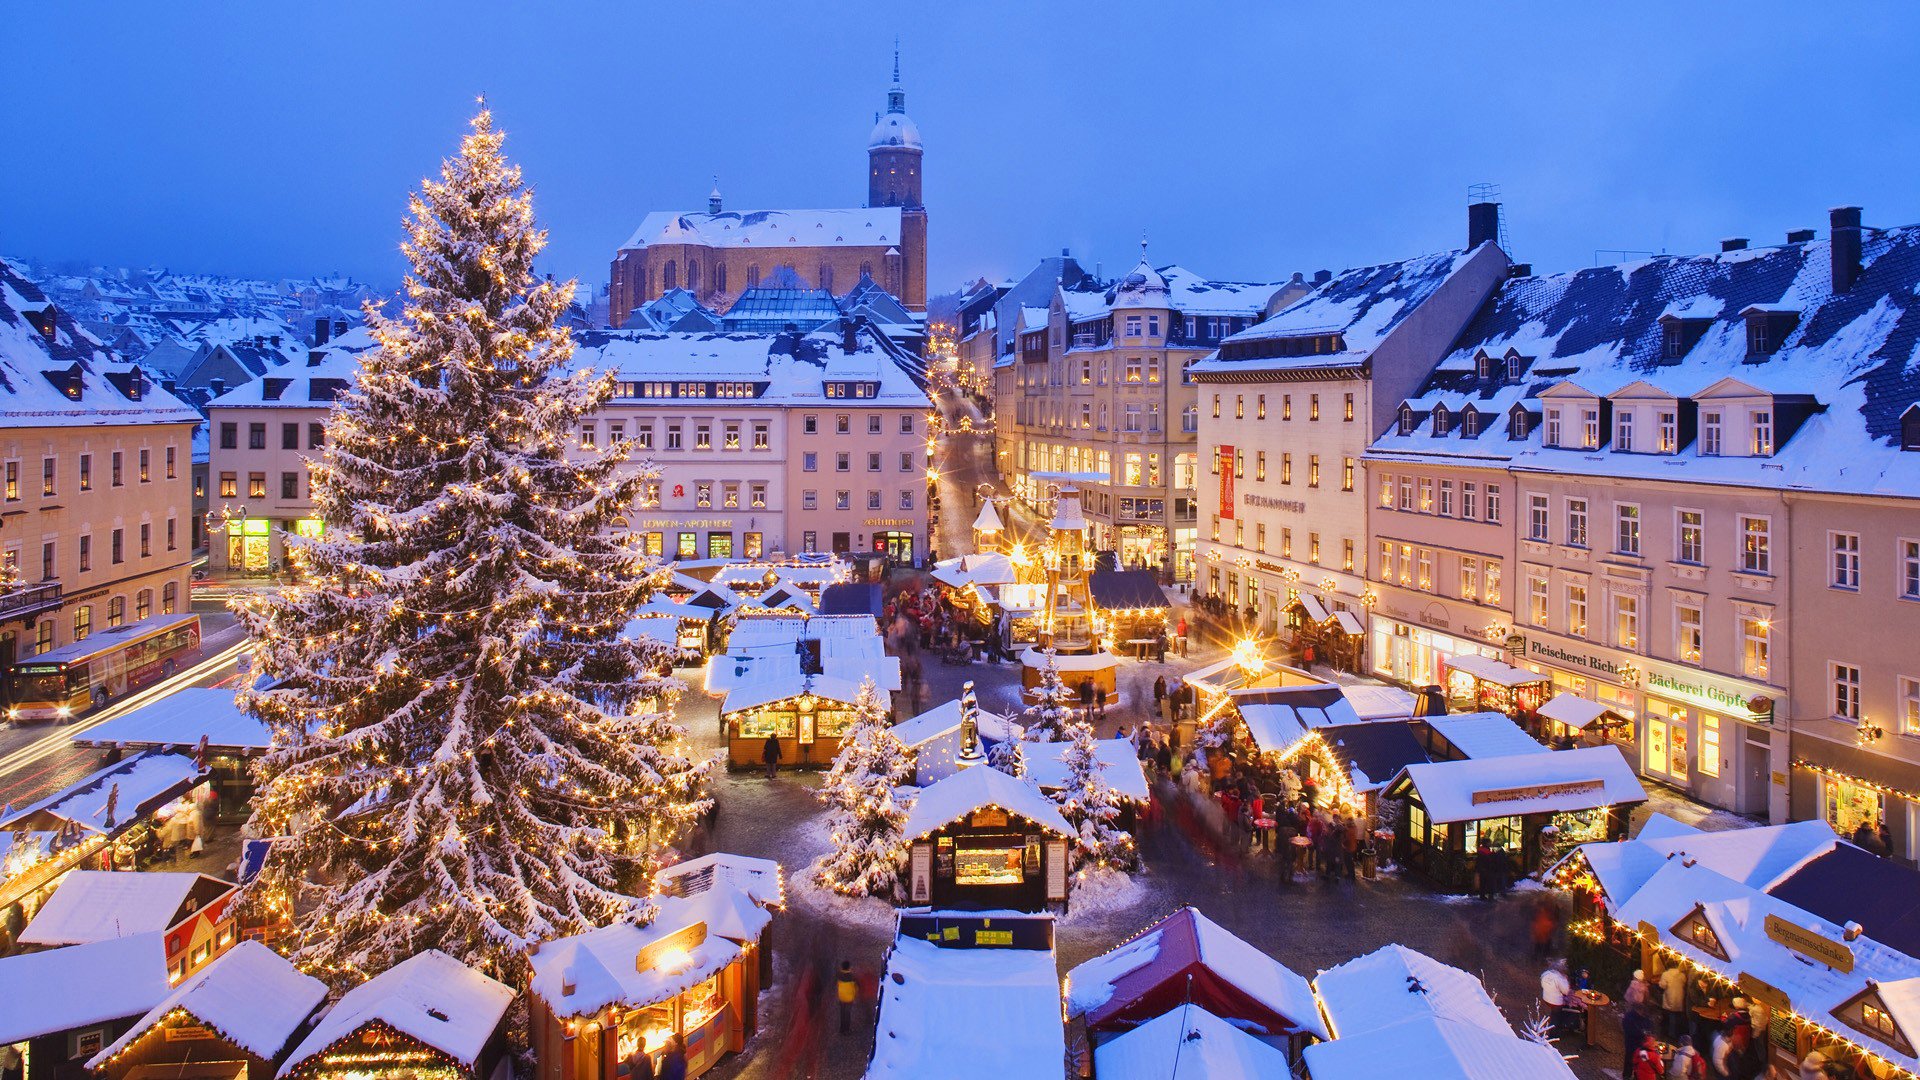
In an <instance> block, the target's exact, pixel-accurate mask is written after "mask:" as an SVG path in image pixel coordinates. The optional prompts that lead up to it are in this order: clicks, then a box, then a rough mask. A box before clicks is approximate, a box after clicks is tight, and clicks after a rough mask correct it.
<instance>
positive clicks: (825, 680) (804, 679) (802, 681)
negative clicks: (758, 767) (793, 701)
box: [720, 673, 860, 713]
mask: <svg viewBox="0 0 1920 1080" xmlns="http://www.w3.org/2000/svg"><path fill="white" fill-rule="evenodd" d="M808 694H811V695H812V696H814V697H816V698H819V699H821V700H822V701H837V702H840V703H842V704H844V705H852V704H853V703H854V702H855V701H858V700H859V698H860V684H859V683H856V682H852V681H850V680H848V679H840V678H835V677H834V676H832V675H802V676H800V677H799V678H798V679H795V678H792V677H791V676H788V675H786V674H784V673H783V674H781V675H779V676H776V677H773V678H765V679H755V680H754V681H752V682H748V683H742V684H740V685H739V686H736V687H734V688H733V689H731V690H729V691H727V696H726V697H725V698H723V699H721V702H720V711H721V712H722V713H736V712H745V711H746V710H748V709H758V708H760V707H762V706H765V705H771V704H773V703H774V702H777V701H786V700H787V699H789V698H797V697H801V696H803V695H808Z"/></svg>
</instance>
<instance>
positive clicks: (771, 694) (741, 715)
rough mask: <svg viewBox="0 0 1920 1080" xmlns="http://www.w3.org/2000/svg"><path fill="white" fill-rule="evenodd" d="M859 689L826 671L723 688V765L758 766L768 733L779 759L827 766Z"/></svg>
mask: <svg viewBox="0 0 1920 1080" xmlns="http://www.w3.org/2000/svg"><path fill="white" fill-rule="evenodd" d="M859 696H860V687H859V686H858V685H857V684H855V683H853V682H851V681H849V680H846V679H839V678H835V677H833V676H831V675H798V676H795V675H792V674H790V673H785V672H783V673H780V674H778V675H775V676H773V677H771V678H765V679H757V680H754V681H752V682H749V683H744V684H742V685H740V686H737V687H735V688H734V689H732V690H729V691H727V696H726V697H725V698H724V699H723V700H722V701H721V704H720V724H721V726H722V727H723V728H725V729H726V732H727V764H728V766H730V767H732V768H759V767H760V764H761V757H760V755H761V749H762V747H763V746H764V745H765V743H766V739H767V736H769V735H771V736H773V737H774V738H776V739H778V740H780V763H781V764H782V765H786V766H795V765H802V766H805V765H826V764H828V763H830V762H832V761H833V757H834V755H835V754H837V753H839V752H840V736H842V735H844V734H846V731H847V728H849V727H851V726H852V725H853V717H854V712H853V705H854V702H855V700H857V699H858V698H859Z"/></svg>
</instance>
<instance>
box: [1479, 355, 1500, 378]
mask: <svg viewBox="0 0 1920 1080" xmlns="http://www.w3.org/2000/svg"><path fill="white" fill-rule="evenodd" d="M1499 371H1500V364H1499V361H1497V360H1495V359H1494V358H1493V357H1491V356H1488V355H1487V354H1486V353H1481V354H1480V359H1479V374H1480V377H1481V378H1482V379H1485V380H1488V381H1491V380H1492V379H1493V378H1494V377H1495V376H1496V375H1497V374H1498V372H1499Z"/></svg>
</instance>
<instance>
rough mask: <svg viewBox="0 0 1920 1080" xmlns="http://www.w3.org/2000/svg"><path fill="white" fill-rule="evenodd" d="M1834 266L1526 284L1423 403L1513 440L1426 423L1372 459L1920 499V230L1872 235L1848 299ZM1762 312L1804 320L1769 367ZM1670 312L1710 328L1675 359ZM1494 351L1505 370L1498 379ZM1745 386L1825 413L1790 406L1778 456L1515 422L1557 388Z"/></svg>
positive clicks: (1469, 337) (1725, 256) (1493, 304)
mask: <svg viewBox="0 0 1920 1080" xmlns="http://www.w3.org/2000/svg"><path fill="white" fill-rule="evenodd" d="M1832 266H1833V261H1832V245H1831V242H1830V241H1828V240H1818V241H1808V242H1804V243H1796V244H1786V245H1783V246H1780V247H1771V248H1752V249H1745V250H1738V251H1729V252H1716V253H1711V254H1705V255H1691V256H1660V257H1657V258H1652V259H1646V260H1642V261H1638V262H1628V263H1620V264H1616V265H1611V266H1598V267H1590V268H1587V269H1582V270H1574V271H1570V272H1568V273H1563V274H1552V275H1545V276H1540V277H1526V278H1514V279H1510V280H1508V281H1506V282H1504V283H1503V284H1501V285H1500V286H1499V288H1498V289H1497V290H1496V291H1495V293H1494V295H1493V296H1492V297H1491V298H1490V299H1489V301H1488V302H1487V303H1486V304H1485V306H1483V307H1482V308H1481V310H1480V312H1479V313H1478V314H1477V315H1476V316H1475V317H1474V318H1473V320H1472V321H1471V322H1469V323H1468V325H1467V327H1466V329H1465V330H1464V331H1463V332H1462V333H1461V335H1460V337H1459V338H1458V339H1457V340H1456V342H1455V344H1454V346H1453V350H1452V352H1450V353H1449V354H1447V355H1446V356H1445V357H1443V358H1442V359H1441V360H1440V362H1439V364H1438V366H1437V367H1436V369H1435V370H1434V372H1433V374H1432V375H1431V376H1430V377H1429V379H1428V380H1427V382H1426V384H1425V385H1424V386H1422V387H1421V388H1420V390H1419V392H1418V393H1417V394H1416V395H1415V396H1414V397H1413V398H1412V399H1410V400H1409V401H1408V403H1407V404H1408V405H1409V406H1410V407H1411V408H1412V409H1413V410H1414V412H1415V413H1416V414H1422V415H1424V414H1429V413H1431V412H1432V411H1433V410H1434V409H1435V408H1437V407H1438V406H1441V405H1445V406H1447V408H1448V409H1449V410H1450V411H1451V412H1454V413H1456V414H1457V413H1459V412H1460V411H1461V410H1462V409H1464V408H1465V407H1466V406H1467V405H1469V404H1471V405H1472V406H1473V407H1474V408H1476V409H1478V410H1479V411H1480V412H1481V413H1482V414H1483V415H1491V416H1493V417H1495V418H1497V419H1498V421H1499V426H1498V430H1497V431H1494V430H1490V429H1492V428H1493V425H1492V424H1483V425H1482V426H1481V432H1482V434H1481V435H1480V436H1478V437H1474V436H1469V435H1466V434H1465V433H1464V429H1463V428H1462V426H1461V425H1458V424H1455V425H1451V427H1450V430H1448V431H1447V432H1445V433H1436V432H1435V431H1434V430H1433V425H1432V424H1430V423H1419V424H1417V425H1416V426H1415V427H1414V430H1413V431H1412V432H1410V433H1408V434H1404V435H1403V434H1401V433H1400V430H1399V428H1398V427H1397V426H1395V427H1392V428H1390V429H1389V430H1388V431H1387V432H1386V433H1385V434H1383V435H1382V436H1381V437H1379V438H1378V439H1376V440H1375V441H1374V443H1373V445H1372V447H1371V449H1370V450H1369V451H1368V454H1369V456H1370V457H1373V458H1376V459H1381V460H1406V459H1409V458H1412V459H1428V458H1431V459H1432V460H1442V459H1445V460H1449V461H1453V462H1456V463H1458V462H1460V461H1461V460H1462V459H1468V460H1479V461H1484V462H1490V463H1498V464H1500V465H1503V466H1505V467H1509V468H1513V469H1516V470H1526V471H1554V472H1568V473H1577V474H1583V475H1595V476H1606V477H1613V478H1617V479H1622V480H1627V481H1639V480H1657V481H1658V482H1661V483H1689V482H1692V483H1711V484H1726V485H1737V486H1751V487H1760V488H1769V489H1808V490H1817V491H1826V492H1843V493H1853V494H1881V495H1897V496H1906V497H1914V496H1920V469H1915V468H1914V466H1913V463H1912V459H1911V458H1909V457H1906V456H1903V452H1902V451H1901V450H1900V449H1899V446H1900V440H1899V436H1900V431H1899V428H1900V414H1901V413H1902V412H1903V411H1904V410H1905V409H1906V408H1907V407H1908V406H1909V405H1911V404H1912V403H1913V402H1914V401H1916V400H1920V362H1917V361H1920V319H1916V318H1915V317H1914V316H1913V314H1912V313H1913V312H1914V311H1915V310H1916V309H1920V226H1914V225H1908V226H1902V227H1899V228H1893V229H1866V230H1864V231H1863V234H1862V243H1861V269H1860V271H1859V275H1858V277H1857V278H1856V280H1855V281H1854V282H1853V284H1852V286H1851V287H1850V288H1848V289H1846V290H1845V291H1844V292H1841V293H1839V294H1837V295H1836V294H1835V292H1834V288H1833V284H1834V283H1833V274H1832ZM1756 308H1757V309H1760V310H1762V311H1774V310H1787V311H1796V310H1797V311H1798V312H1799V314H1798V316H1797V317H1795V316H1787V317H1788V318H1793V319H1794V320H1795V321H1794V322H1793V325H1792V327H1791V330H1790V331H1786V332H1785V333H1784V336H1782V337H1780V338H1779V340H1778V343H1777V345H1776V347H1775V348H1774V349H1773V351H1771V352H1770V353H1766V354H1764V355H1759V356H1754V355H1749V352H1748V338H1747V325H1746V319H1747V316H1746V315H1745V314H1744V313H1745V312H1747V311H1749V310H1750V309H1756ZM1668 315H1677V316H1681V317H1685V318H1688V319H1702V320H1710V322H1708V324H1707V325H1705V326H1703V327H1698V328H1697V329H1698V331H1699V336H1698V337H1697V339H1695V340H1692V342H1691V344H1690V345H1688V346H1687V347H1686V349H1685V351H1684V353H1683V355H1680V356H1678V357H1670V356H1667V355H1666V342H1665V329H1666V327H1665V326H1663V325H1662V323H1661V319H1662V317H1663V316H1668ZM1779 329H1784V328H1779ZM1509 354H1511V355H1513V356H1516V357H1518V358H1519V366H1520V368H1521V371H1520V378H1519V379H1518V380H1513V379H1510V378H1508V377H1507V376H1506V374H1505V372H1504V368H1505V366H1506V364H1505V361H1506V358H1507V357H1508V355H1509ZM1482 355H1485V356H1488V357H1490V358H1493V359H1495V360H1497V361H1499V363H1498V364H1496V367H1498V368H1501V369H1503V370H1501V371H1499V372H1497V373H1495V374H1494V375H1493V376H1492V377H1491V378H1488V377H1483V376H1482V375H1481V374H1480V372H1479V371H1478V359H1479V358H1480V357H1481V356H1482ZM1728 380H1733V381H1734V383H1736V384H1738V385H1743V386H1749V387H1752V388H1753V389H1754V390H1756V391H1758V392H1760V393H1762V394H1768V395H1781V396H1786V397H1789V398H1795V399H1800V400H1802V401H1811V402H1812V404H1810V405H1805V406H1797V407H1796V408H1794V409H1790V410H1789V409H1780V408H1776V417H1777V422H1776V432H1775V436H1776V445H1775V448H1774V452H1773V454H1772V455H1770V456H1737V455H1731V454H1728V455H1720V454H1713V455H1702V454H1700V453H1699V452H1698V443H1697V440H1695V441H1692V442H1689V443H1687V444H1683V445H1681V446H1679V447H1677V448H1676V451H1675V452H1672V453H1646V452H1639V451H1621V450H1618V449H1616V448H1615V446H1614V444H1613V440H1612V438H1611V433H1610V432H1607V433H1603V436H1602V438H1603V444H1602V445H1601V446H1600V447H1599V448H1596V449H1587V448H1580V449H1572V448H1567V449H1561V448H1549V447H1546V446H1544V445H1543V444H1542V443H1543V437H1544V427H1545V425H1543V424H1539V423H1534V424H1530V425H1529V430H1528V431H1527V434H1526V436H1525V437H1524V438H1520V439H1514V438H1510V437H1509V432H1508V431H1507V428H1506V420H1505V418H1506V417H1507V415H1508V414H1509V412H1510V411H1511V410H1513V409H1514V408H1515V407H1516V406H1519V407H1521V408H1524V409H1526V410H1528V411H1529V412H1532V413H1534V414H1536V415H1537V414H1538V413H1539V412H1540V411H1541V410H1542V407H1543V402H1542V400H1541V395H1542V394H1543V393H1547V392H1549V391H1552V390H1553V389H1555V388H1556V387H1563V386H1567V385H1569V384H1571V385H1575V386H1578V387H1580V388H1583V389H1584V391H1586V392H1588V393H1591V394H1595V395H1602V396H1612V395H1614V394H1615V393H1617V392H1619V391H1622V390H1624V389H1627V388H1628V387H1632V386H1634V385H1635V384H1649V385H1650V386H1652V387H1653V388H1656V390H1657V391H1658V392H1660V393H1663V394H1667V395H1671V396H1672V397H1673V398H1675V399H1697V398H1698V397H1700V396H1701V395H1703V394H1705V393H1706V392H1708V391H1709V390H1710V389H1713V388H1715V387H1717V386H1719V385H1720V384H1723V383H1726V382H1727V381H1728ZM1682 430H1683V437H1689V438H1691V435H1690V429H1687V428H1685V427H1684V426H1683V429H1682ZM1650 444H1651V440H1647V441H1645V442H1643V443H1642V444H1641V449H1646V448H1648V447H1649V446H1650Z"/></svg>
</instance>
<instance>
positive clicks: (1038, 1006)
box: [866, 769, 1066, 1080]
mask: <svg viewBox="0 0 1920 1080" xmlns="http://www.w3.org/2000/svg"><path fill="white" fill-rule="evenodd" d="M980 771H992V770H984V769H970V770H968V772H980ZM961 775H963V776H964V775H966V774H964V773H963V774H961ZM878 1028H879V1030H878V1032H877V1033H876V1034H875V1036H874V1048H873V1057H872V1059H871V1060H870V1061H869V1062H868V1064H867V1073H866V1075H867V1076H868V1078H869V1080H895V1078H897V1080H947V1078H952V1080H962V1078H964V1080H975V1078H978V1077H983V1076H984V1077H993V1078H994V1080H1059V1077H1060V1071H1061V1062H1062V1061H1063V1060H1064V1058H1065V1055H1066V1025H1065V1024H1064V1023H1063V1021H1062V1020H1061V1017H1060V983H1059V976H1058V973H1057V971H1056V969H1055V966H1054V957H1053V951H1052V950H1051V949H986V948H976V949H942V948H940V947H939V946H937V945H935V944H933V943H932V942H930V941H919V940H916V939H914V938H906V937H903V938H898V939H896V940H895V941H894V944H893V949H892V951H891V952H889V953H888V954H887V970H886V973H885V975H884V976H882V978H881V980H880V1008H879V1016H878Z"/></svg>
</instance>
